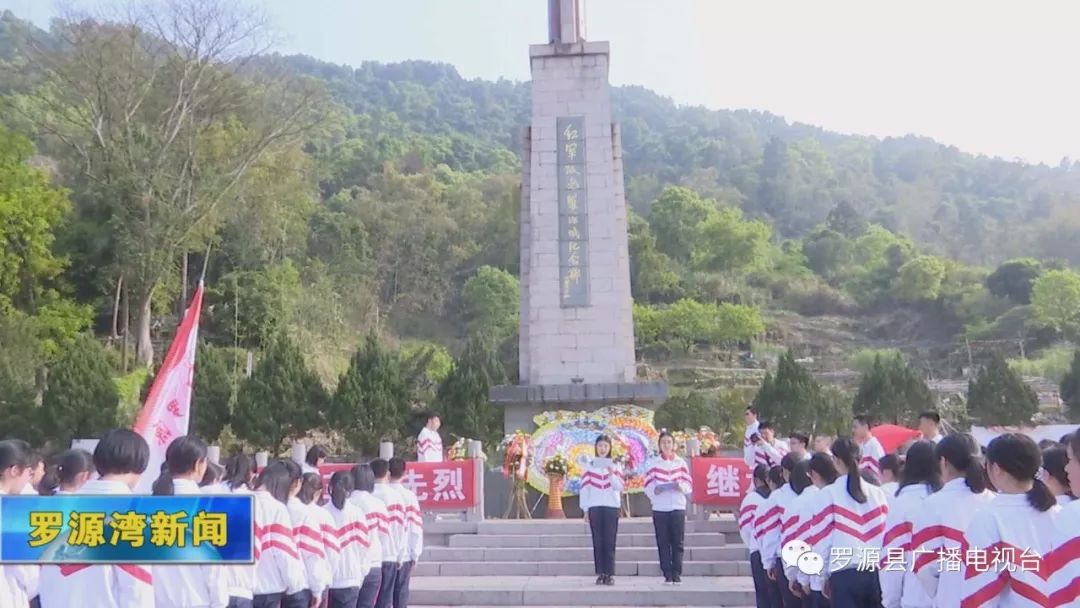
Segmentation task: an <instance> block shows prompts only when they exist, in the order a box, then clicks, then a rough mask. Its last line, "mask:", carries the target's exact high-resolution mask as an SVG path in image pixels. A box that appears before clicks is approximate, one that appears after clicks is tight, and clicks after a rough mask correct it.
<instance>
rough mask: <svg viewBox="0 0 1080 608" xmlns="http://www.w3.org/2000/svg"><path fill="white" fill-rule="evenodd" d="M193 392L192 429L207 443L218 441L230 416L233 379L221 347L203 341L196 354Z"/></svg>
mask: <svg viewBox="0 0 1080 608" xmlns="http://www.w3.org/2000/svg"><path fill="white" fill-rule="evenodd" d="M194 384H195V386H194V389H193V393H192V396H191V408H192V412H191V428H192V432H193V433H194V434H195V435H196V436H198V437H199V438H200V439H203V440H204V441H206V442H208V443H213V442H215V441H217V439H218V437H219V436H220V435H221V430H222V429H223V428H225V425H226V424H228V423H229V418H230V417H231V415H232V414H231V408H232V397H233V381H232V374H230V373H229V366H228V364H227V363H226V362H225V357H224V356H223V355H222V353H221V351H220V350H218V349H216V348H212V347H210V346H206V345H200V346H199V350H198V352H197V353H196V356H195V382H194Z"/></svg>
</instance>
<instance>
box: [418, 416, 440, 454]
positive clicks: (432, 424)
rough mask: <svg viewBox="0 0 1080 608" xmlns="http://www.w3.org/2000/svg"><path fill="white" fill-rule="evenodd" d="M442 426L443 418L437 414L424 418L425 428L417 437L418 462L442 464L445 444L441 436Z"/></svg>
mask: <svg viewBox="0 0 1080 608" xmlns="http://www.w3.org/2000/svg"><path fill="white" fill-rule="evenodd" d="M441 426H442V418H440V417H439V415H438V414H436V413H435V412H428V413H427V414H426V415H425V416H424V428H422V429H420V434H419V435H418V436H417V437H416V460H417V461H418V462H442V461H443V443H442V436H441V435H439V427H441Z"/></svg>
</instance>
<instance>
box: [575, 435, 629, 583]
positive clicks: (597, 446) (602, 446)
mask: <svg viewBox="0 0 1080 608" xmlns="http://www.w3.org/2000/svg"><path fill="white" fill-rule="evenodd" d="M593 455H594V456H595V457H594V458H593V459H592V461H590V462H589V466H588V467H586V468H585V471H584V472H583V473H582V474H581V490H580V491H579V492H578V504H579V505H580V506H581V510H582V511H583V512H584V513H585V523H587V524H589V531H590V532H591V533H592V545H593V569H594V570H595V571H596V584H597V585H614V584H615V544H616V538H617V537H618V534H619V511H621V510H622V489H623V473H622V471H621V470H620V469H619V466H618V465H617V464H615V463H614V462H613V461H612V460H611V438H610V437H608V436H607V435H600V436H599V437H597V438H596V441H595V442H594V443H593Z"/></svg>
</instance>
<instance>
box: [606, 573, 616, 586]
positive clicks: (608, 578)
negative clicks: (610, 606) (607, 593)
mask: <svg viewBox="0 0 1080 608" xmlns="http://www.w3.org/2000/svg"><path fill="white" fill-rule="evenodd" d="M604 584H605V585H607V586H608V587H610V586H612V585H614V584H615V577H614V576H611V575H610V574H609V575H607V576H605V577H604Z"/></svg>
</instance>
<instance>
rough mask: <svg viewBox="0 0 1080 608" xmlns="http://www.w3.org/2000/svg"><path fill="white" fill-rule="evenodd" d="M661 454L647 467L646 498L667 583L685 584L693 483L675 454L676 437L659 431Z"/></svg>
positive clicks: (683, 463) (684, 466)
mask: <svg viewBox="0 0 1080 608" xmlns="http://www.w3.org/2000/svg"><path fill="white" fill-rule="evenodd" d="M659 447H660V455H659V456H655V457H653V458H652V459H651V460H649V462H648V464H647V465H646V466H645V471H646V472H645V495H646V496H648V497H649V501H650V502H651V503H652V518H653V529H654V530H655V532H656V549H657V551H658V552H659V554H660V570H661V571H663V573H664V582H665V583H666V584H675V585H678V584H681V583H682V565H683V539H684V536H685V532H686V497H687V495H689V494H690V493H692V492H693V481H692V480H691V478H690V468H689V467H688V466H687V465H686V461H685V460H683V459H682V458H681V457H679V455H678V454H676V453H675V438H674V437H672V436H671V433H669V432H667V431H666V430H665V431H661V432H660V440H659Z"/></svg>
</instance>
